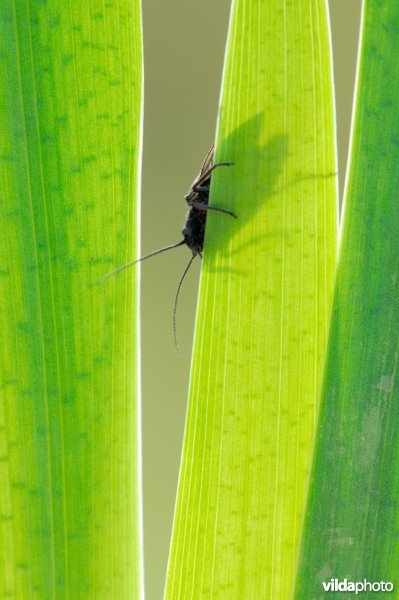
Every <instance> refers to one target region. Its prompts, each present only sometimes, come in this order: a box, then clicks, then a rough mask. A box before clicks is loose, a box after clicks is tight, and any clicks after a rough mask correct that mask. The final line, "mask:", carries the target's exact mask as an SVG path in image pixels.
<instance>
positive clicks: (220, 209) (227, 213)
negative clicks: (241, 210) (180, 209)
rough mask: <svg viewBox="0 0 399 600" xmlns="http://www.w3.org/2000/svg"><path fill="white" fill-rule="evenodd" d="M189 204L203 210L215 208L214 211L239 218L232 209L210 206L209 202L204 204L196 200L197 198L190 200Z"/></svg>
mask: <svg viewBox="0 0 399 600" xmlns="http://www.w3.org/2000/svg"><path fill="white" fill-rule="evenodd" d="M188 205H189V206H192V207H193V208H196V209H197V210H203V211H207V210H213V211H214V212H221V213H224V214H226V215H230V217H234V218H235V219H237V215H236V214H235V213H233V212H232V211H231V210H226V209H225V208H218V207H217V206H209V205H208V204H202V203H201V202H196V201H195V200H192V201H190V202H188Z"/></svg>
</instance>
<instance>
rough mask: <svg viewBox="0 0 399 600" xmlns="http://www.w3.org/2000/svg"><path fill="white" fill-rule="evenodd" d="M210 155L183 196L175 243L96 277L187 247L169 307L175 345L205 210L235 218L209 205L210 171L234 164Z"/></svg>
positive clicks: (211, 152) (202, 235) (201, 243)
mask: <svg viewBox="0 0 399 600" xmlns="http://www.w3.org/2000/svg"><path fill="white" fill-rule="evenodd" d="M213 156H214V145H212V146H211V148H210V150H209V151H208V154H207V155H206V157H205V160H204V162H203V163H202V167H201V170H200V172H199V173H198V175H197V177H196V178H195V179H194V181H193V183H192V184H191V187H190V189H189V190H188V193H187V195H186V196H185V200H186V202H187V204H188V206H189V210H188V213H187V217H186V222H185V224H184V226H183V229H182V234H183V239H182V240H181V241H180V242H177V244H171V245H170V246H165V247H164V248H160V249H159V250H154V251H153V252H150V253H149V254H144V256H141V257H140V258H137V259H136V260H133V261H131V262H129V263H126V264H125V265H122V266H121V267H118V268H117V269H115V271H112V273H108V275H106V276H105V277H103V278H102V279H100V282H103V281H106V280H107V279H109V278H110V277H112V276H113V275H116V273H119V272H120V271H123V270H124V269H127V268H128V267H131V266H133V265H135V264H136V263H138V262H141V261H142V260H146V259H147V258H151V257H152V256H156V255H157V254H161V252H167V251H168V250H172V249H173V248H178V247H179V246H184V245H186V246H187V247H188V248H189V249H190V250H191V252H192V256H191V258H190V260H189V262H188V264H187V266H186V268H185V269H184V271H183V274H182V276H181V278H180V281H179V285H178V286H177V291H176V296H175V302H174V307H173V331H174V337H175V346H176V348H177V347H178V346H177V340H176V307H177V301H178V299H179V293H180V288H181V286H182V283H183V281H184V278H185V276H186V275H187V272H188V270H189V268H190V267H191V264H192V262H193V260H194V258H195V257H196V256H197V255H199V256H200V257H201V258H202V251H203V249H204V238H205V227H206V217H207V213H208V211H209V210H212V211H214V212H220V213H224V214H226V215H230V216H231V217H234V218H235V219H236V218H237V216H236V215H235V214H234V213H233V212H231V211H229V210H225V209H224V208H217V207H216V206H209V191H210V187H211V178H212V173H213V171H214V170H215V169H216V168H218V167H229V166H231V165H232V164H234V163H232V162H220V163H216V164H213Z"/></svg>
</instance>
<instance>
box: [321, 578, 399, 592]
mask: <svg viewBox="0 0 399 600" xmlns="http://www.w3.org/2000/svg"><path fill="white" fill-rule="evenodd" d="M322 585H323V588H324V591H325V592H354V593H355V594H360V593H361V592H392V590H393V583H391V582H390V581H367V579H363V581H350V580H349V579H346V578H345V579H342V580H339V579H330V581H323V582H322Z"/></svg>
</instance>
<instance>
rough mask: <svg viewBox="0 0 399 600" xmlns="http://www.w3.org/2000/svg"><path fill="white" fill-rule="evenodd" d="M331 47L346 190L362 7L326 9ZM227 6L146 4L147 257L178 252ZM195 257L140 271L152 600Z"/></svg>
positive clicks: (162, 556)
mask: <svg viewBox="0 0 399 600" xmlns="http://www.w3.org/2000/svg"><path fill="white" fill-rule="evenodd" d="M329 4H330V11H331V27H332V34H333V45H334V72H335V73H334V76H335V85H336V97H337V117H338V138H339V148H338V158H339V180H340V190H341V196H342V190H343V185H344V177H345V167H346V156H347V151H348V142H349V127H350V117H351V110H352V96H353V89H354V81H355V64H356V53H357V45H358V32H359V25H360V8H361V0H351V1H350V2H348V0H329ZM229 11H230V0H218V1H217V2H215V1H214V0H202V1H201V3H198V2H194V1H193V0H170V1H169V2H159V0H143V27H144V69H145V101H144V155H143V189H142V224H143V225H142V253H143V254H144V253H146V252H149V251H151V250H154V249H157V248H160V247H162V246H164V245H167V244H171V243H173V242H177V241H179V240H180V239H181V227H182V225H183V222H184V218H185V214H186V211H187V207H186V203H185V200H184V195H185V193H186V192H187V190H188V188H189V187H190V184H191V182H192V180H193V179H194V177H195V176H196V174H197V172H198V170H199V168H200V166H201V162H202V160H203V158H204V156H205V154H206V152H207V150H208V148H209V146H210V145H211V143H212V141H213V139H214V135H215V127H216V115H217V105H218V98H219V92H220V84H221V77H222V68H223V58H224V47H225V42H226V36H227V27H228V19H229ZM189 257H190V253H189V251H188V250H187V249H186V248H185V247H184V248H178V249H176V250H173V251H171V252H169V253H165V254H163V255H161V256H158V257H156V258H154V259H152V260H150V261H148V262H145V263H144V264H143V265H142V267H141V273H142V278H141V279H142V348H143V355H142V360H143V371H142V373H143V374H142V382H143V410H142V419H143V484H144V559H145V587H146V600H160V599H161V598H162V597H163V587H164V580H165V574H166V567H167V557H168V551H169V541H170V535H171V527H172V519H173V510H174V502H175V494H176V487H177V479H178V470H179V461H180V453H181V447H182V440H183V430H184V419H185V411H186V403H187V391H188V380H189V369H190V352H191V343H192V337H193V328H194V319H195V308H196V299H197V290H198V281H199V273H200V268H201V263H200V260H197V261H194V264H193V267H192V269H191V271H190V273H189V274H188V276H187V279H186V281H185V284H184V287H183V289H182V292H181V296H180V301H179V307H178V314H177V329H178V338H179V345H180V348H181V355H179V354H177V352H176V350H175V348H174V344H173V330H172V308H173V301H174V296H175V293H176V288H177V285H178V282H179V279H180V276H181V273H182V271H183V269H184V267H185V266H186V264H187V262H188V260H189Z"/></svg>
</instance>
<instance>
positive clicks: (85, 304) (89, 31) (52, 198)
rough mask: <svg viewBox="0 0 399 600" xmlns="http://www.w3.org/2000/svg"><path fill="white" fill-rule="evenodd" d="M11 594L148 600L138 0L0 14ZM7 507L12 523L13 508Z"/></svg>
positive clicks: (4, 578)
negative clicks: (129, 268)
mask: <svg viewBox="0 0 399 600" xmlns="http://www.w3.org/2000/svg"><path fill="white" fill-rule="evenodd" d="M0 27H1V31H2V36H1V37H2V40H3V44H4V47H3V51H2V55H1V60H0V69H1V72H2V81H3V85H2V88H1V90H0V107H1V108H0V121H1V130H2V132H3V135H2V139H1V152H0V155H1V159H2V163H3V164H2V169H1V210H0V213H1V216H0V218H1V226H2V231H3V232H5V233H4V236H3V237H2V240H1V245H2V257H3V258H2V266H1V273H2V278H3V285H2V286H1V288H2V289H1V299H0V307H1V313H2V319H1V321H2V324H1V328H2V331H1V339H2V342H3V344H2V349H1V352H2V357H1V365H2V376H1V380H2V407H3V408H2V409H3V411H4V412H3V415H2V418H3V425H4V428H3V430H2V435H3V440H2V444H3V447H4V457H5V459H4V461H3V462H2V474H1V479H2V490H4V503H5V504H4V505H3V509H2V510H3V514H4V515H5V516H6V519H5V522H6V523H5V526H4V527H3V529H2V532H1V543H2V546H3V548H4V549H7V550H4V552H3V554H2V559H1V561H0V570H1V573H2V574H1V576H0V591H1V592H0V593H1V595H7V594H8V595H10V594H11V595H15V596H17V597H22V598H28V597H31V596H32V597H33V595H34V594H38V595H39V596H40V597H43V598H47V597H56V596H57V597H58V596H61V595H62V596H65V597H106V598H122V597H129V595H132V594H133V595H135V597H140V595H141V587H142V583H141V579H142V574H141V570H142V569H141V524H140V512H141V508H140V502H141V500H140V473H139V425H140V424H139V409H138V400H139V395H138V324H137V317H138V281H137V273H136V275H135V276H134V277H135V286H134V288H133V287H132V286H131V284H129V283H128V279H127V278H124V277H122V278H119V280H115V281H113V282H109V285H107V286H106V285H103V286H97V285H93V284H95V282H96V281H97V280H98V279H99V278H100V277H101V276H102V275H104V274H106V273H107V272H108V271H110V270H111V269H112V268H113V267H114V266H117V265H118V264H120V263H123V262H125V261H126V260H127V259H129V258H131V257H132V256H135V255H137V249H138V241H139V239H138V238H139V236H138V208H137V202H138V172H139V164H140V151H141V150H140V135H141V134H140V130H141V96H142V83H141V79H142V56H141V20H140V6H139V3H138V2H135V3H134V4H133V5H132V4H131V3H130V2H125V1H123V2H118V3H114V2H111V3H108V4H107V6H101V7H100V8H98V7H97V8H96V7H95V6H91V5H81V4H80V3H78V2H74V1H73V2H69V3H65V5H60V4H59V3H55V2H49V3H43V2H40V1H32V0H31V1H30V2H27V3H12V2H8V1H7V2H4V3H3V5H2V8H1V9H0ZM8 519H9V520H8Z"/></svg>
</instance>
